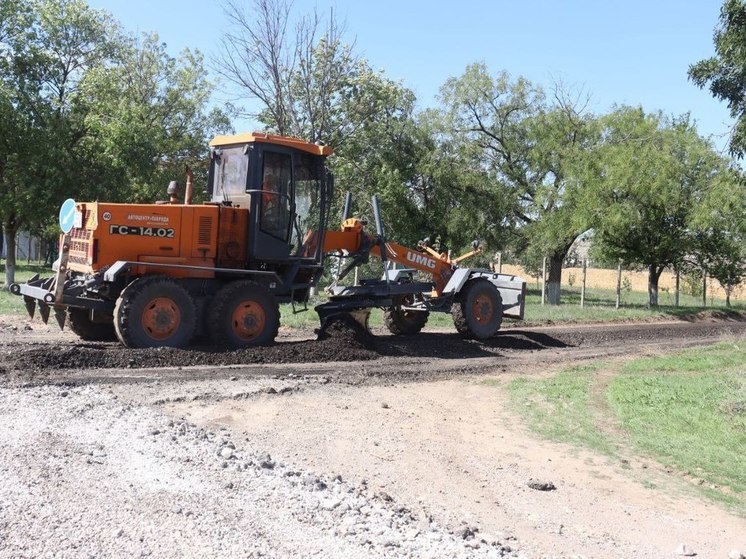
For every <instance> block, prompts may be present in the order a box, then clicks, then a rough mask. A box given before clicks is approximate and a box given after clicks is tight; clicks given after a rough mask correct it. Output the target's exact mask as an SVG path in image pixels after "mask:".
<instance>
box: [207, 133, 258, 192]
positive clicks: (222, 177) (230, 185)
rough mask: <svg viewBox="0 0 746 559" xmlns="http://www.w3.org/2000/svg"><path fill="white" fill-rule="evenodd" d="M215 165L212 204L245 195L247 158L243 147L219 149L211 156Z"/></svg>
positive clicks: (247, 169)
mask: <svg viewBox="0 0 746 559" xmlns="http://www.w3.org/2000/svg"><path fill="white" fill-rule="evenodd" d="M213 164H214V165H215V171H214V182H213V189H212V199H213V201H214V202H221V201H226V200H231V199H232V198H233V197H234V196H238V195H241V194H245V193H246V181H247V177H248V174H249V156H248V155H246V154H245V153H244V148H243V146H236V147H231V148H221V149H218V150H215V152H214V154H213Z"/></svg>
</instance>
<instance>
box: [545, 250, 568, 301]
mask: <svg viewBox="0 0 746 559" xmlns="http://www.w3.org/2000/svg"><path fill="white" fill-rule="evenodd" d="M564 259H565V255H564V254H557V253H555V254H553V255H552V256H550V257H549V273H548V274H547V276H548V277H547V302H548V303H549V304H550V305H559V304H560V285H561V283H562V261H563V260H564Z"/></svg>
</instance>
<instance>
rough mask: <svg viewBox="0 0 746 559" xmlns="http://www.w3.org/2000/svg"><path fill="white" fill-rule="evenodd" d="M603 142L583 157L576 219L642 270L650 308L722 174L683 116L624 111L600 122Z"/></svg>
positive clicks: (688, 245)
mask: <svg viewBox="0 0 746 559" xmlns="http://www.w3.org/2000/svg"><path fill="white" fill-rule="evenodd" d="M603 124H604V142H603V143H602V144H601V145H599V146H597V148H596V149H594V150H593V153H592V157H589V158H588V159H587V160H586V163H587V166H586V170H587V171H588V173H589V174H595V178H593V179H592V180H587V181H586V183H585V184H586V188H584V189H583V190H582V193H581V194H580V195H581V196H582V197H583V198H584V201H583V203H582V204H579V205H578V207H580V208H583V212H581V215H580V216H579V218H580V219H582V221H583V223H592V224H593V229H594V233H595V234H594V244H595V245H596V248H597V250H599V251H600V253H601V255H602V256H603V257H604V258H605V259H606V260H610V261H617V260H619V261H621V262H622V263H623V264H627V265H640V266H644V267H645V268H647V270H648V298H649V305H650V306H651V307H655V306H657V305H658V280H659V278H660V275H661V273H662V272H663V270H664V269H665V268H666V267H667V266H672V265H674V266H675V265H679V264H681V263H682V262H683V261H684V259H685V258H686V257H688V256H690V255H692V254H694V252H695V250H696V244H695V242H694V237H693V235H694V230H695V221H694V217H695V210H696V208H697V207H698V205H699V204H700V203H701V202H702V200H704V199H705V197H706V196H707V193H708V191H709V190H710V189H711V188H712V185H713V181H714V180H715V179H716V177H717V176H718V173H719V172H721V171H722V169H723V161H722V160H721V158H720V157H719V156H717V154H716V153H715V152H714V150H713V148H712V146H711V145H710V144H709V143H708V142H707V141H706V140H704V139H703V138H701V137H700V136H699V135H698V134H697V132H696V129H695V128H694V126H693V124H692V123H691V122H690V120H689V117H688V115H684V116H682V117H677V118H672V119H669V118H665V117H664V116H663V115H661V114H659V113H658V114H646V113H645V112H644V111H643V110H642V109H640V108H633V107H622V108H620V109H617V110H616V111H614V112H613V113H611V114H610V115H608V116H606V117H605V118H604V119H603Z"/></svg>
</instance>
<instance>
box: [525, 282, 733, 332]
mask: <svg viewBox="0 0 746 559" xmlns="http://www.w3.org/2000/svg"><path fill="white" fill-rule="evenodd" d="M615 303H616V293H615V292H614V290H610V289H589V290H587V291H586V297H585V306H583V307H581V306H580V292H579V291H578V290H577V289H575V290H571V289H563V290H562V304H560V305H542V304H541V290H539V289H529V290H528V292H527V293H526V312H525V322H526V323H528V324H546V323H547V322H565V323H567V322H569V323H583V322H618V321H634V320H637V321H641V320H642V321H644V320H661V319H676V318H686V317H688V316H691V315H693V314H695V313H697V312H699V311H701V310H702V300H701V299H700V298H697V297H692V296H691V295H685V294H683V293H682V294H681V297H680V300H679V303H680V304H679V306H678V307H675V306H673V303H674V301H673V295H671V294H670V293H667V294H665V296H660V297H659V306H658V307H657V308H652V309H651V308H648V306H647V304H648V295H647V293H642V292H635V291H630V292H626V293H624V294H623V296H622V303H621V305H620V307H619V308H618V309H617V308H615ZM712 303H713V305H709V302H708V307H707V308H708V309H710V310H721V311H726V312H729V310H728V309H726V307H725V301H721V300H718V299H716V300H714V301H712ZM731 310H733V311H740V312H744V311H746V306H744V305H743V304H736V305H734V306H733V307H732V309H731Z"/></svg>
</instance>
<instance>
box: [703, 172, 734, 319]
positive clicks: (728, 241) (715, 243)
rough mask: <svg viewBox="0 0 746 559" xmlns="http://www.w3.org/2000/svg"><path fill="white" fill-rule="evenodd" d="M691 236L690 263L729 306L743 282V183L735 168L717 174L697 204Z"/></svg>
mask: <svg viewBox="0 0 746 559" xmlns="http://www.w3.org/2000/svg"><path fill="white" fill-rule="evenodd" d="M692 237H693V240H694V243H695V251H694V253H693V255H692V257H691V260H692V262H693V263H694V264H695V265H696V266H697V267H698V268H699V269H700V270H703V271H704V272H705V273H706V274H707V275H709V276H710V277H712V278H715V279H716V280H717V281H718V282H719V283H720V285H721V286H722V287H723V290H724V291H725V304H726V306H728V307H730V297H731V294H732V293H733V290H734V289H735V288H736V287H738V285H740V284H741V283H742V282H743V281H744V280H745V279H746V182H745V178H744V176H743V173H742V172H740V171H739V170H738V169H736V168H730V169H727V170H725V171H724V172H722V173H720V174H719V175H718V176H717V178H716V179H715V180H714V181H713V183H712V186H711V188H709V189H708V191H707V192H706V194H705V196H704V198H703V199H702V200H701V202H700V203H699V204H697V206H696V207H695V210H694V215H693V222H692Z"/></svg>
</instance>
